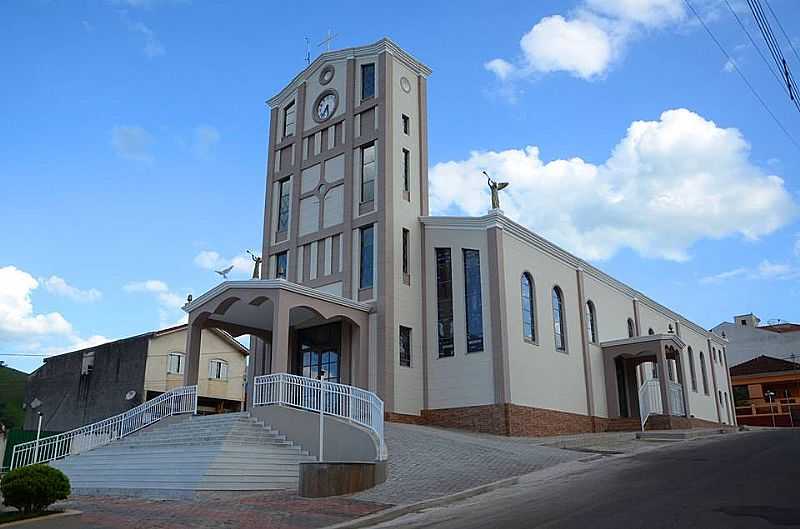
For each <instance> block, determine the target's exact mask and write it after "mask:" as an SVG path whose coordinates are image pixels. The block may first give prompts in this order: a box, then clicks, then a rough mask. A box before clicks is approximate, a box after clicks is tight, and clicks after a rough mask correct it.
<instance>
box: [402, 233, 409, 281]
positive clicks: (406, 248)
mask: <svg viewBox="0 0 800 529" xmlns="http://www.w3.org/2000/svg"><path fill="white" fill-rule="evenodd" d="M402 237H403V239H402V242H403V261H402V268H403V274H404V275H408V274H409V272H408V270H409V266H408V258H409V255H408V254H409V240H410V238H411V231H409V229H408V228H403V235H402Z"/></svg>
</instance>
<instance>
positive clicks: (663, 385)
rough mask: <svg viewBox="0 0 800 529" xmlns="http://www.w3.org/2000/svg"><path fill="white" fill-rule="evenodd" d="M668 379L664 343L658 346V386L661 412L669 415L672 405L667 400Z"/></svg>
mask: <svg viewBox="0 0 800 529" xmlns="http://www.w3.org/2000/svg"><path fill="white" fill-rule="evenodd" d="M668 380H669V371H668V370H667V351H666V347H665V346H664V345H660V346H659V348H658V387H659V388H660V389H661V408H662V410H663V413H664V415H667V416H670V415H672V406H671V405H670V402H669V390H668V384H667V381H668Z"/></svg>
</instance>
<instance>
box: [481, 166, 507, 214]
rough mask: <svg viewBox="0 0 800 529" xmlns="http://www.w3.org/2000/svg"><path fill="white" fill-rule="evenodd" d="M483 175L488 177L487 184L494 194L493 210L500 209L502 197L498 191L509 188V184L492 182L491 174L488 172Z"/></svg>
mask: <svg viewBox="0 0 800 529" xmlns="http://www.w3.org/2000/svg"><path fill="white" fill-rule="evenodd" d="M483 174H484V175H486V181H487V182H486V183H487V185H488V186H489V189H490V190H491V192H492V209H500V195H499V193H498V191H500V190H501V189H505V188H507V187H508V182H496V181H494V180H492V178H491V177H490V176H489V173H487V172H486V171H483Z"/></svg>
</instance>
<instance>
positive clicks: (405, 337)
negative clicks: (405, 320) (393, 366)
mask: <svg viewBox="0 0 800 529" xmlns="http://www.w3.org/2000/svg"><path fill="white" fill-rule="evenodd" d="M400 365H401V366H403V367H411V329H410V328H409V327H403V326H402V325H401V326H400Z"/></svg>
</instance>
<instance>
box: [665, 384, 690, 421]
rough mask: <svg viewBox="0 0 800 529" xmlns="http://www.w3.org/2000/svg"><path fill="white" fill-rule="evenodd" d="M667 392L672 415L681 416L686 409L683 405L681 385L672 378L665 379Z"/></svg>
mask: <svg viewBox="0 0 800 529" xmlns="http://www.w3.org/2000/svg"><path fill="white" fill-rule="evenodd" d="M667 393H668V394H669V404H670V407H671V408H672V415H676V416H678V417H683V416H684V415H686V410H685V408H684V405H683V386H681V385H680V384H679V383H678V382H673V381H672V380H668V381H667Z"/></svg>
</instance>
